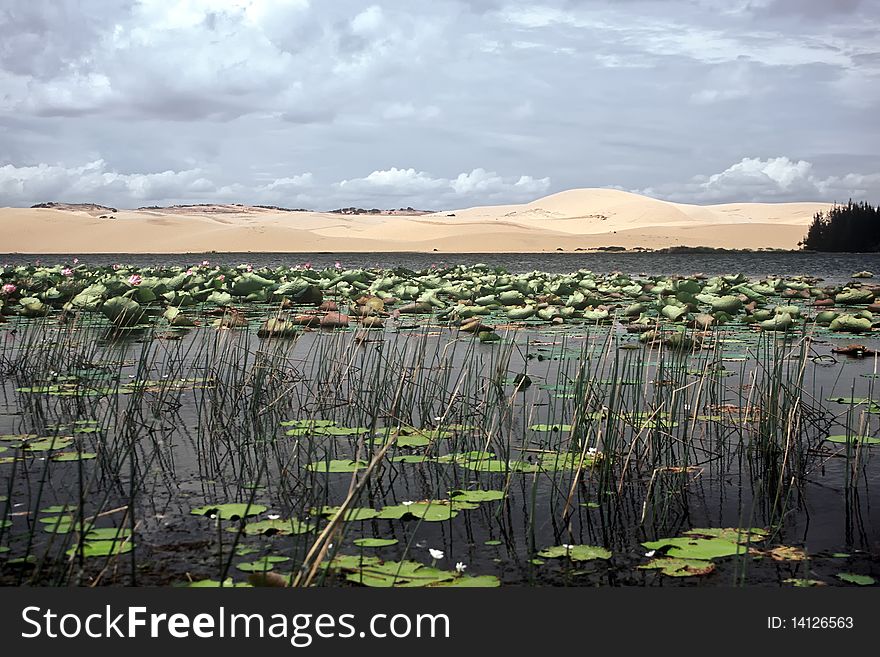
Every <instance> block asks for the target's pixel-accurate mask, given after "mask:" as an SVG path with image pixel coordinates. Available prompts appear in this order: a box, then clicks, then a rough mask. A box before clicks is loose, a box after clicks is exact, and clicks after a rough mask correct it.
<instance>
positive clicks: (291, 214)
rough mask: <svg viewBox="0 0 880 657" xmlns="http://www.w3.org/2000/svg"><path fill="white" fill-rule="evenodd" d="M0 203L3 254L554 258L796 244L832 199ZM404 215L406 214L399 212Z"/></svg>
mask: <svg viewBox="0 0 880 657" xmlns="http://www.w3.org/2000/svg"><path fill="white" fill-rule="evenodd" d="M40 205H43V206H47V207H38V208H0V234H2V235H3V247H2V248H3V249H4V250H5V251H8V252H10V253H13V252H17V253H144V254H146V253H153V254H161V253H169V254H171V253H173V254H180V253H210V252H217V253H237V252H252V253H282V252H284V253H318V252H325V253H326V252H330V253H374V252H401V253H404V252H412V253H553V252H579V253H590V252H597V253H598V252H613V251H618V252H636V253H638V252H657V251H661V252H662V251H664V250H666V251H669V252H682V251H684V250H688V249H691V250H694V249H700V250H702V251H704V252H710V251H709V250H710V249H714V250H715V251H712V252H718V253H721V252H724V251H739V250H742V251H750V250H751V251H758V250H763V251H766V250H773V251H794V250H797V247H798V246H799V242H801V241H802V240H803V239H804V237H805V235H806V233H807V229H808V227H809V224H810V223H811V221H812V219H813V217H814V215H815V214H816V213H817V212H819V211H823V210H827V209H828V208H830V207H832V205H833V204H831V203H728V204H721V205H689V204H684V203H671V202H667V201H660V200H657V199H653V198H649V197H646V196H640V195H638V194H632V193H629V192H622V191H619V190H614V189H604V188H599V189H577V190H570V191H567V192H560V193H558V194H553V195H551V196H547V197H544V198H541V199H537V200H535V201H532V202H531V203H525V204H521V205H498V206H485V207H473V208H463V209H460V210H451V211H443V212H437V213H424V212H422V211H416V210H413V211H412V212H413V213H412V214H405V213H406V212H408V211H409V209H408V208H404V209H403V210H402V211H401V210H397V211H393V212H394V214H389V212H392V211H380V212H382V213H374V214H346V213H342V212H339V213H334V212H300V211H290V210H277V209H272V208H259V207H255V206H243V205H235V204H232V205H229V204H227V205H190V206H175V207H167V208H156V209H139V210H124V209H117V208H110V207H109V206H101V205H97V204H85V205H82V204H81V205H74V206H71V205H64V206H62V205H61V204H56V205H49V204H40ZM401 212H403V214H402V213H401Z"/></svg>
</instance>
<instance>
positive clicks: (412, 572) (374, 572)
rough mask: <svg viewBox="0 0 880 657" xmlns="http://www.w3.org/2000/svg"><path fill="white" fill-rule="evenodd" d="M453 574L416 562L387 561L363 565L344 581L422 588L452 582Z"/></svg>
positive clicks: (374, 585)
mask: <svg viewBox="0 0 880 657" xmlns="http://www.w3.org/2000/svg"><path fill="white" fill-rule="evenodd" d="M454 577H455V573H451V572H447V571H444V570H440V569H439V568H434V567H432V566H426V565H424V564H421V563H419V562H417V561H400V562H397V561H388V562H385V563H377V564H370V565H364V566H362V567H361V568H359V569H358V570H357V571H356V572H353V573H348V574H347V575H346V577H345V578H346V579H347V580H348V581H350V582H354V583H357V584H363V585H364V586H371V587H379V588H388V587H403V588H410V587H423V586H431V585H435V584H439V583H440V582H445V581H449V580H452V579H453V578H454Z"/></svg>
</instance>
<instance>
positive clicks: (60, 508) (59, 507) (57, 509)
mask: <svg viewBox="0 0 880 657" xmlns="http://www.w3.org/2000/svg"><path fill="white" fill-rule="evenodd" d="M75 509H76V505H75V504H56V505H55V506H47V507H46V508H45V509H40V513H66V512H68V511H73V510H75ZM40 522H45V521H44V520H40Z"/></svg>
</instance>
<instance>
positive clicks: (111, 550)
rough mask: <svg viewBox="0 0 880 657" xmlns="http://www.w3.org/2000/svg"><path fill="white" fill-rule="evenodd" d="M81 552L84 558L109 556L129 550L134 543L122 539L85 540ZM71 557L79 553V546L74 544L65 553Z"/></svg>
mask: <svg viewBox="0 0 880 657" xmlns="http://www.w3.org/2000/svg"><path fill="white" fill-rule="evenodd" d="M81 545H82V554H83V556H84V557H86V558H91V557H111V556H117V555H120V554H126V553H128V552H131V551H132V549H133V548H134V543H132V542H131V541H126V540H124V539H122V540H119V541H85V542H83V543H82V544H81ZM65 554H67V556H69V557H72V556H74V555H78V554H79V546H78V545H74V546H73V547H71V548H70V549H69V550H67V552H66V553H65Z"/></svg>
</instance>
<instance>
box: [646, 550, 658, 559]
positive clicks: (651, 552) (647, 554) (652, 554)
mask: <svg viewBox="0 0 880 657" xmlns="http://www.w3.org/2000/svg"><path fill="white" fill-rule="evenodd" d="M655 554H657V550H649V551H648V552H645V556H646V557H653V556H654V555H655Z"/></svg>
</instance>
